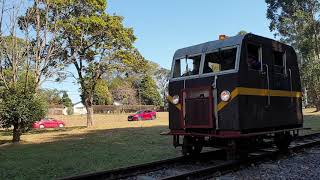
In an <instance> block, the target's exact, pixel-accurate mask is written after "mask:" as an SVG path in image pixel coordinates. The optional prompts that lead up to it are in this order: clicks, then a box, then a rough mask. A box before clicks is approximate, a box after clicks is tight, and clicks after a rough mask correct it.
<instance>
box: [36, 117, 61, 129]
mask: <svg viewBox="0 0 320 180" xmlns="http://www.w3.org/2000/svg"><path fill="white" fill-rule="evenodd" d="M64 126H65V124H64V122H63V121H61V120H57V119H53V118H44V119H41V120H40V121H36V122H35V123H33V128H40V129H42V128H63V127H64Z"/></svg>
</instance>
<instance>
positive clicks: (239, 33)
mask: <svg viewBox="0 0 320 180" xmlns="http://www.w3.org/2000/svg"><path fill="white" fill-rule="evenodd" d="M246 34H248V32H247V31H245V30H241V31H239V32H238V33H237V35H246Z"/></svg>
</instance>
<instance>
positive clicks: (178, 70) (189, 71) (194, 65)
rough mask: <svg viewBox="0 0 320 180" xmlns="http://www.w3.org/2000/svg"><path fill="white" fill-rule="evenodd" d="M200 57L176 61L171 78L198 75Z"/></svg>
mask: <svg viewBox="0 0 320 180" xmlns="http://www.w3.org/2000/svg"><path fill="white" fill-rule="evenodd" d="M200 62H201V55H198V56H190V57H186V58H181V59H177V60H176V61H175V66H174V72H173V77H174V78H176V77H184V76H192V75H197V74H199V69H200Z"/></svg>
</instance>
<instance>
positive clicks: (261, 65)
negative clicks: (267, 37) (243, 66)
mask: <svg viewBox="0 0 320 180" xmlns="http://www.w3.org/2000/svg"><path fill="white" fill-rule="evenodd" d="M248 44H250V45H253V46H257V47H259V49H258V56H259V57H258V58H259V59H258V60H259V62H260V69H259V70H256V69H252V68H250V67H249V64H248V54H249V53H248ZM246 46H247V47H246V48H247V52H246V54H247V56H246V63H247V66H248V70H250V71H260V72H262V71H263V56H262V52H263V51H262V48H263V47H262V45H261V44H257V43H252V42H248V43H247V44H246Z"/></svg>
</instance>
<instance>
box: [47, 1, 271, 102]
mask: <svg viewBox="0 0 320 180" xmlns="http://www.w3.org/2000/svg"><path fill="white" fill-rule="evenodd" d="M266 9H267V5H266V3H265V2H264V0H241V1H240V0H220V1H218V0H198V1H194V0H193V1H191V0H161V1H151V0H138V1H132V0H109V1H108V9H107V12H108V13H111V14H113V13H115V14H117V15H121V16H123V17H124V24H125V26H127V27H132V28H133V29H134V33H135V35H136V37H137V38H138V39H137V41H136V43H135V46H136V47H137V48H138V49H139V51H140V52H141V54H142V55H143V56H144V57H145V58H146V59H148V60H151V61H154V62H156V63H158V64H160V65H161V66H162V67H164V68H167V69H170V65H171V60H172V56H173V53H174V51H175V50H176V49H179V48H182V47H186V46H190V45H194V44H199V43H202V42H207V41H211V40H216V39H217V38H218V36H219V34H225V35H229V36H232V35H235V34H236V33H237V32H239V31H240V30H245V31H247V32H252V33H254V34H258V35H261V36H265V37H270V38H273V33H271V32H270V31H269V28H268V26H269V21H268V20H267V18H266ZM73 81H74V80H73V79H71V78H69V79H67V80H66V81H65V82H63V83H54V82H50V81H49V82H46V83H44V85H43V87H44V88H57V89H59V90H67V91H68V93H69V96H70V97H71V99H72V102H73V103H75V102H78V101H80V96H79V92H78V89H79V86H78V85H77V84H76V83H73Z"/></svg>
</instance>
